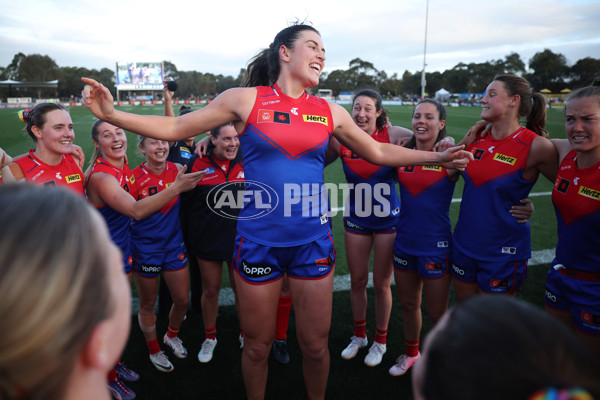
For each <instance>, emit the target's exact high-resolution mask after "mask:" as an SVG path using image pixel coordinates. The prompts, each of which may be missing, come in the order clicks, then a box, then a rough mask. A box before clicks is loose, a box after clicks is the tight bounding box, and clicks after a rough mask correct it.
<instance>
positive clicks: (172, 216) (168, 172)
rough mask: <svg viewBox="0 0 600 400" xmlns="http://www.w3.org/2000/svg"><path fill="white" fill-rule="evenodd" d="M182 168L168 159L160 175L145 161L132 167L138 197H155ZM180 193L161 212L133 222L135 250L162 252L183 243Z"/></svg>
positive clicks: (173, 248)
mask: <svg viewBox="0 0 600 400" xmlns="http://www.w3.org/2000/svg"><path fill="white" fill-rule="evenodd" d="M178 172H179V170H178V169H177V166H176V165H175V164H173V163H172V162H169V161H167V162H166V165H165V169H164V171H163V172H162V174H160V175H155V174H153V173H152V172H150V171H149V170H148V168H146V166H145V165H144V164H141V165H140V166H138V167H136V168H134V169H133V171H132V173H133V177H134V179H135V183H136V185H135V190H136V191H135V193H133V197H135V198H136V199H137V200H141V199H144V198H146V197H150V196H153V195H155V194H157V193H160V192H162V191H163V190H165V189H166V188H167V187H169V185H171V184H172V183H173V182H174V181H175V178H176V177H177V173H178ZM179 203H180V202H179V196H177V197H176V198H174V199H173V200H171V201H170V202H168V203H167V204H166V205H164V206H163V207H162V208H161V209H160V210H159V211H157V212H155V213H154V214H151V215H149V216H148V217H146V218H143V219H141V220H139V221H136V220H132V221H131V243H132V247H133V250H134V252H135V253H142V254H148V253H163V252H165V251H170V250H175V249H178V248H180V247H181V246H182V245H183V235H182V233H181V224H180V222H179Z"/></svg>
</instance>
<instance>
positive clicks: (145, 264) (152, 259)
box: [133, 246, 188, 278]
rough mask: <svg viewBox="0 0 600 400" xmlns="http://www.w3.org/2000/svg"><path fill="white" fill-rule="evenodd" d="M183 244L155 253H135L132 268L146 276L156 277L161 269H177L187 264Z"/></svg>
mask: <svg viewBox="0 0 600 400" xmlns="http://www.w3.org/2000/svg"><path fill="white" fill-rule="evenodd" d="M187 261H188V260H187V256H186V254H185V246H181V247H180V248H178V249H175V250H171V251H167V252H164V253H156V254H148V253H146V254H142V253H135V254H134V256H133V269H134V270H135V272H137V273H138V274H140V275H141V276H143V277H146V278H156V277H157V276H158V275H159V274H160V273H161V272H163V271H179V270H180V269H183V268H185V267H186V266H187Z"/></svg>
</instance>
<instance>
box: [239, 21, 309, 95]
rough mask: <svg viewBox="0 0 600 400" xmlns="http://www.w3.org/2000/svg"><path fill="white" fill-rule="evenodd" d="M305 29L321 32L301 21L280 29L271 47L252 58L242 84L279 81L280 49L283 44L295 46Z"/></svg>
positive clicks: (290, 47)
mask: <svg viewBox="0 0 600 400" xmlns="http://www.w3.org/2000/svg"><path fill="white" fill-rule="evenodd" d="M305 30H311V31H313V32H316V33H317V34H319V31H317V30H316V29H315V28H313V27H312V26H310V25H306V24H301V23H295V24H293V25H290V26H288V27H287V28H285V29H283V30H282V31H280V32H279V33H278V34H277V35H276V36H275V39H274V40H273V43H271V44H270V45H269V48H267V49H264V50H262V51H261V52H260V53H258V54H257V55H256V56H254V57H253V58H252V59H251V60H250V62H249V63H248V68H246V73H245V74H244V78H243V79H242V86H244V87H253V86H271V85H273V84H274V83H275V82H277V79H278V78H279V72H280V71H281V66H280V65H279V49H280V48H281V46H285V47H287V48H288V49H292V48H294V42H295V41H296V39H297V38H298V37H299V36H300V33H302V32H303V31H305Z"/></svg>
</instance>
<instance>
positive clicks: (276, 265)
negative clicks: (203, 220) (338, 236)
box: [233, 232, 335, 284]
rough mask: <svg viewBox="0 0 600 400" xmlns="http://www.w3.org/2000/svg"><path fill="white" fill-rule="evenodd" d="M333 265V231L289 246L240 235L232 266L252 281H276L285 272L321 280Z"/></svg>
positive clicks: (299, 277)
mask: <svg viewBox="0 0 600 400" xmlns="http://www.w3.org/2000/svg"><path fill="white" fill-rule="evenodd" d="M334 266H335V249H334V247H333V238H332V237H331V233H330V232H328V233H327V234H326V235H324V236H323V237H321V238H319V239H317V240H315V241H313V242H310V243H306V244H302V245H298V246H290V247H272V246H265V245H262V244H258V243H256V242H253V241H252V240H250V239H248V238H246V237H243V236H241V235H239V234H238V235H237V237H236V238H235V248H234V251H233V268H234V270H235V271H237V273H239V274H240V276H241V277H242V278H243V279H244V280H245V281H247V282H249V283H254V284H263V283H269V282H273V281H276V280H277V279H281V278H282V277H283V275H284V274H287V276H288V277H290V278H297V279H321V278H324V277H326V276H327V275H329V274H330V273H331V272H332V271H333V268H334Z"/></svg>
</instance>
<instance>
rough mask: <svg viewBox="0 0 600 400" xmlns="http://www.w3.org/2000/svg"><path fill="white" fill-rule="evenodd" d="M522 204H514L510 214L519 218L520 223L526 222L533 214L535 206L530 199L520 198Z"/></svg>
mask: <svg viewBox="0 0 600 400" xmlns="http://www.w3.org/2000/svg"><path fill="white" fill-rule="evenodd" d="M519 202H520V203H521V204H523V205H522V206H512V207H511V208H510V215H512V216H513V217H514V218H516V219H517V222H518V223H519V224H525V223H527V222H528V221H529V220H530V219H531V216H532V215H533V211H534V207H533V203H532V202H531V200H529V199H521V200H519Z"/></svg>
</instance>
